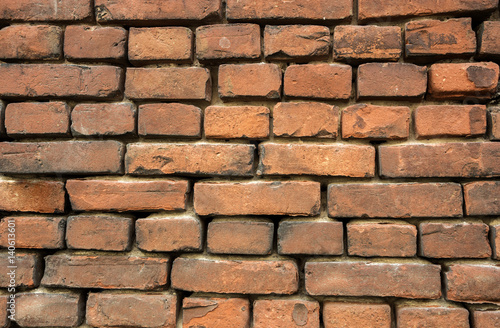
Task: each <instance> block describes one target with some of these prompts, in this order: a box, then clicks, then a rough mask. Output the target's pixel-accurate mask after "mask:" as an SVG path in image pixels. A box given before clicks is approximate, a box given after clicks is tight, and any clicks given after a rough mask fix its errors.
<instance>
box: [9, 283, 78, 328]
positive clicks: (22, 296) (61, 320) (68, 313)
mask: <svg viewBox="0 0 500 328" xmlns="http://www.w3.org/2000/svg"><path fill="white" fill-rule="evenodd" d="M16 302H17V306H16V310H17V311H16V315H15V318H16V323H17V324H18V325H19V326H22V327H76V326H78V325H80V324H81V323H82V322H83V318H84V316H85V314H84V311H83V309H84V307H85V300H84V298H83V297H82V295H80V294H74V293H67V292H65V293H57V294H49V293H46V292H44V293H19V294H17V295H16Z"/></svg>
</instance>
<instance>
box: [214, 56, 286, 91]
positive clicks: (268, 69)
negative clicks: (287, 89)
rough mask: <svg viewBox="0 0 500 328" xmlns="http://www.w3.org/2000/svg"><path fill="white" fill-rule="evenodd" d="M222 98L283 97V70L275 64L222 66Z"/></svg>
mask: <svg viewBox="0 0 500 328" xmlns="http://www.w3.org/2000/svg"><path fill="white" fill-rule="evenodd" d="M219 95H220V97H221V98H247V97H251V98H262V99H275V98H279V97H280V96H281V69H280V68H279V66H278V65H275V64H263V63H260V64H243V65H221V66H220V67H219Z"/></svg>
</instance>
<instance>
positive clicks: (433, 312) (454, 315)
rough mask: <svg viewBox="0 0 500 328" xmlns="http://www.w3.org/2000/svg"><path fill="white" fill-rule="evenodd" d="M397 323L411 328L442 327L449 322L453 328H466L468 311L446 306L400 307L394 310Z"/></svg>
mask: <svg viewBox="0 0 500 328" xmlns="http://www.w3.org/2000/svg"><path fill="white" fill-rule="evenodd" d="M396 316H397V320H398V323H399V324H400V325H401V326H403V327H412V326H415V325H428V326H434V327H443V326H446V325H448V324H449V323H450V322H453V323H454V327H457V328H462V327H463V328H468V327H470V326H469V322H468V321H469V311H467V309H464V308H458V307H456V308H454V307H446V306H438V305H434V306H425V305H422V306H418V305H414V306H401V307H398V308H397V310H396Z"/></svg>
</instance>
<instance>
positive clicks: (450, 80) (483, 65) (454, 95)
mask: <svg viewBox="0 0 500 328" xmlns="http://www.w3.org/2000/svg"><path fill="white" fill-rule="evenodd" d="M498 76H499V68H498V65H497V64H495V63H492V62H479V63H451V64H433V65H432V66H431V67H430V69H429V95H430V97H432V98H434V99H464V98H469V97H470V98H478V99H483V98H484V99H489V98H491V97H492V96H493V95H494V94H495V92H496V89H497V85H498Z"/></svg>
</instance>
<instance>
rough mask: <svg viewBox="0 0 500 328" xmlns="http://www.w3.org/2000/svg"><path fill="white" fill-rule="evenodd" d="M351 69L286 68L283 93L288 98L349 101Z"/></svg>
mask: <svg viewBox="0 0 500 328" xmlns="http://www.w3.org/2000/svg"><path fill="white" fill-rule="evenodd" d="M351 89H352V68H351V66H348V65H339V64H326V63H324V64H306V65H290V66H288V67H287V69H286V72H285V79H284V92H285V95H286V96H288V97H299V98H319V99H349V98H350V97H351Z"/></svg>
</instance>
